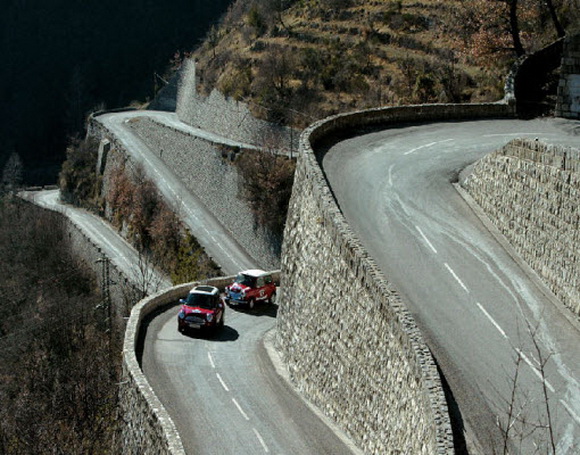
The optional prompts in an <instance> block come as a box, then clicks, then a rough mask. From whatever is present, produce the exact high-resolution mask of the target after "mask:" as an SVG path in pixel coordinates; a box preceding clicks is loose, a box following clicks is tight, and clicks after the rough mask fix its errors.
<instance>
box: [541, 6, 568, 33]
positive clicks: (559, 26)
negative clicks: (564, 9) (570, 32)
mask: <svg viewBox="0 0 580 455" xmlns="http://www.w3.org/2000/svg"><path fill="white" fill-rule="evenodd" d="M545 3H546V6H547V8H548V11H549V12H550V17H551V18H552V22H554V27H556V33H557V34H558V38H562V37H563V36H565V35H566V31H565V30H564V27H562V23H561V22H560V19H559V18H558V13H557V12H556V8H555V7H554V2H553V1H552V0H545Z"/></svg>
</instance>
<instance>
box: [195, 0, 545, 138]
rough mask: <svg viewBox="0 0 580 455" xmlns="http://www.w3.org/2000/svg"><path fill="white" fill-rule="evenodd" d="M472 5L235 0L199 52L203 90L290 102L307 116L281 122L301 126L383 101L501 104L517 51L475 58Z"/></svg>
mask: <svg viewBox="0 0 580 455" xmlns="http://www.w3.org/2000/svg"><path fill="white" fill-rule="evenodd" d="M489 1H491V0H489ZM523 1H525V0H523ZM469 3H470V2H462V1H458V0H451V1H442V0H421V1H396V0H390V1H389V0H386V1H385V0H374V1H365V0H300V1H287V2H286V4H288V5H290V6H287V7H286V8H285V9H283V10H282V11H281V12H277V11H275V10H274V9H273V6H272V4H278V2H270V1H267V0H238V1H237V2H236V3H234V4H233V5H232V7H231V8H230V10H229V12H228V14H227V15H226V16H225V18H224V19H223V21H222V24H221V26H220V27H219V28H218V29H216V30H214V33H213V39H211V40H207V41H206V42H205V43H204V44H203V45H202V46H200V48H198V49H197V51H196V52H195V53H194V55H193V56H194V57H195V58H197V59H198V62H199V63H198V70H199V73H200V74H201V75H202V83H201V86H200V88H201V90H202V91H205V92H206V93H207V92H209V91H210V90H211V89H213V88H214V87H218V88H219V89H220V90H222V91H223V92H224V93H226V94H227V95H229V96H233V97H235V98H237V99H244V100H251V101H252V102H253V103H257V104H260V105H264V106H266V107H268V108H271V107H272V106H280V105H288V106H289V105H291V106H293V109H295V110H298V111H300V112H302V113H303V115H302V116H296V115H292V116H289V115H288V116H284V115H283V113H280V112H279V111H280V109H279V108H278V109H276V115H278V116H281V117H282V118H278V119H276V120H281V121H283V122H286V123H293V124H294V125H296V126H299V127H300V126H304V125H305V124H308V123H310V122H311V121H312V120H313V119H317V118H322V117H325V116H326V115H329V114H332V113H336V112H339V111H345V110H353V109H360V108H368V107H373V106H378V105H400V104H408V103H424V102H477V101H495V100H497V99H500V98H501V97H502V96H503V83H504V81H503V77H504V75H505V73H506V71H507V68H509V65H510V64H511V61H512V60H513V57H514V56H513V55H511V53H510V52H509V50H508V51H503V52H502V53H498V56H497V57H496V58H493V59H491V64H490V63H489V62H486V61H483V60H477V59H475V58H474V53H473V52H472V51H471V49H470V46H473V45H474V44H473V43H471V42H469V36H468V35H466V30H465V28H464V27H463V25H464V22H465V18H466V17H469V12H468V11H467V10H466V7H465V5H466V4H469ZM329 5H330V6H329ZM546 27H547V26H546ZM552 35H553V34H551V33H550V32H547V33H544V32H543V31H542V33H535V34H534V43H528V44H529V45H530V47H531V46H536V47H538V46H541V45H542V44H546V43H547V42H550V41H551V39H553V36H552ZM532 50H533V49H532ZM308 53H310V54H309V57H306V56H307V55H308ZM272 55H273V56H274V59H275V61H281V60H283V59H287V60H288V62H290V68H291V69H289V70H287V71H286V72H285V75H284V76H283V78H284V79H283V80H282V79H278V80H277V81H275V80H269V79H268V78H267V77H264V74H269V73H272V72H273V71H274V72H275V70H276V68H275V64H273V63H271V62H270V63H268V65H269V67H266V68H265V69H264V67H265V66H267V65H266V63H265V62H266V61H268V59H271V58H272ZM242 67H243V68H245V70H244V71H245V72H244V73H243V75H244V77H241V76H240V75H241V73H240V68H242ZM276 83H278V84H279V86H276Z"/></svg>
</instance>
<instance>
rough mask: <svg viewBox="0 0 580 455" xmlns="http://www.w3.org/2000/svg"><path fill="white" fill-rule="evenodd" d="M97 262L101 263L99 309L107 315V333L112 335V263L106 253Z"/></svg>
mask: <svg viewBox="0 0 580 455" xmlns="http://www.w3.org/2000/svg"><path fill="white" fill-rule="evenodd" d="M95 262H100V263H101V298H102V302H101V304H100V305H98V306H97V308H102V309H103V312H104V314H105V321H104V322H105V327H106V329H105V330H106V331H108V332H109V333H112V330H111V329H112V325H113V321H112V311H111V280H110V261H109V258H108V257H107V256H105V254H104V253H102V252H101V258H100V259H97V260H96V261H95Z"/></svg>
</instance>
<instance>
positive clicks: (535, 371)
mask: <svg viewBox="0 0 580 455" xmlns="http://www.w3.org/2000/svg"><path fill="white" fill-rule="evenodd" d="M516 352H517V353H518V354H519V355H520V357H521V358H522V359H524V362H526V363H527V364H528V366H529V367H530V368H531V369H532V371H533V372H534V373H535V374H536V376H537V377H538V378H540V381H544V383H545V384H546V387H548V389H549V390H550V392H552V393H554V387H552V384H550V383H549V382H548V380H547V379H545V378H543V377H542V373H540V372H539V371H538V369H537V368H536V367H535V366H534V364H533V363H532V361H531V360H530V359H529V358H528V357H527V356H526V355H525V354H524V353H523V352H522V351H521V349H518V348H516Z"/></svg>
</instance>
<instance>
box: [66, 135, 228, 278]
mask: <svg viewBox="0 0 580 455" xmlns="http://www.w3.org/2000/svg"><path fill="white" fill-rule="evenodd" d="M97 152H98V142H97V140H96V139H95V138H93V137H87V138H86V139H84V140H74V141H72V142H71V144H70V146H69V147H68V149H67V161H65V163H64V164H63V167H62V170H61V173H60V190H61V197H62V198H63V199H64V200H65V201H67V202H69V203H72V204H75V205H77V206H81V207H85V208H87V209H90V210H93V211H95V212H99V213H101V214H108V216H109V217H110V221H111V222H112V223H113V225H114V226H116V227H117V228H118V229H119V230H120V231H121V232H122V234H123V235H124V236H125V237H126V238H127V239H128V240H129V241H130V242H131V243H132V244H133V246H135V248H136V249H137V250H138V251H139V252H140V254H141V255H142V258H143V260H147V261H150V262H151V263H152V264H153V265H154V266H156V267H158V268H159V269H160V270H162V271H164V272H165V273H167V274H168V275H169V276H170V277H171V279H172V281H173V282H175V283H178V282H186V281H194V280H198V279H203V278H207V277H210V276H215V275H218V274H219V268H218V266H217V265H216V264H215V263H214V262H213V261H212V260H211V259H210V258H209V257H208V256H207V255H206V254H205V252H204V251H203V248H202V247H201V246H200V245H199V244H198V243H197V241H196V240H195V239H194V238H193V237H192V236H191V235H190V234H189V233H188V232H187V230H186V229H185V228H184V226H183V224H182V222H181V221H180V219H179V216H178V215H177V214H176V213H175V212H174V211H173V210H171V208H170V207H169V206H168V205H167V203H166V202H165V201H164V200H163V198H162V197H161V195H160V194H159V191H158V190H157V188H156V187H155V184H154V183H153V182H152V181H151V180H150V179H149V178H147V177H146V175H145V173H144V171H143V169H142V168H140V167H136V168H134V169H131V170H129V169H128V168H127V165H126V164H121V165H119V166H117V167H116V168H114V169H113V170H112V171H111V175H110V181H109V183H108V185H107V192H106V194H103V195H101V193H102V190H101V185H102V178H101V177H98V178H97V173H96V163H97ZM111 153H114V151H113V152H111ZM193 258H195V259H193ZM143 284H145V283H143Z"/></svg>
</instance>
